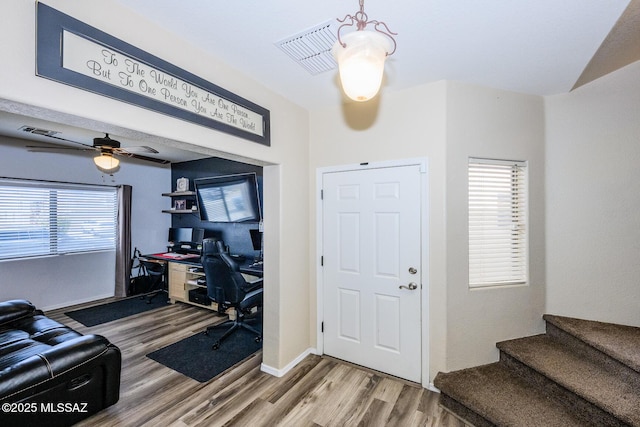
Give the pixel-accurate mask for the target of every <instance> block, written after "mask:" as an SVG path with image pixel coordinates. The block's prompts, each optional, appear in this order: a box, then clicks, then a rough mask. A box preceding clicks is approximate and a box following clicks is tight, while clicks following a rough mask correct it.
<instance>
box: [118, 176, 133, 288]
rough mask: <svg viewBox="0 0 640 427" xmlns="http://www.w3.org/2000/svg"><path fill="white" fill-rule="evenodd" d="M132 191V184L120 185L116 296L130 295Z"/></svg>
mask: <svg viewBox="0 0 640 427" xmlns="http://www.w3.org/2000/svg"><path fill="white" fill-rule="evenodd" d="M131 192H132V187H131V186H130V185H120V186H118V238H117V242H116V288H115V293H114V294H115V296H116V297H126V296H128V295H129V281H130V276H131Z"/></svg>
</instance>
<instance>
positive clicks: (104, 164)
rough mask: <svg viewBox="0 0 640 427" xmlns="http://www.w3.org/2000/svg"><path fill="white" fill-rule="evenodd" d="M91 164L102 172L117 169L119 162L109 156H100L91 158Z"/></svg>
mask: <svg viewBox="0 0 640 427" xmlns="http://www.w3.org/2000/svg"><path fill="white" fill-rule="evenodd" d="M93 163H95V164H96V166H98V168H100V169H102V170H104V171H111V170H113V169H115V168H117V167H118V165H119V164H120V160H118V159H116V158H115V157H113V156H112V155H110V154H100V155H99V156H96V157H94V158H93Z"/></svg>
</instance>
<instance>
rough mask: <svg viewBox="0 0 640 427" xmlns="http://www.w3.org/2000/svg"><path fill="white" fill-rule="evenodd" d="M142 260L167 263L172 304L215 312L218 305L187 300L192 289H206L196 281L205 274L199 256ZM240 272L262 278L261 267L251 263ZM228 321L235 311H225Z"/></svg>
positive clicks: (155, 256) (242, 267)
mask: <svg viewBox="0 0 640 427" xmlns="http://www.w3.org/2000/svg"><path fill="white" fill-rule="evenodd" d="M142 257H143V258H147V259H152V260H156V261H164V262H166V263H167V265H168V268H167V271H168V274H167V276H168V277H167V282H168V284H167V286H168V291H169V300H170V301H171V303H172V304H174V303H175V302H176V301H180V302H183V303H185V304H191V305H195V306H197V307H202V308H206V309H209V310H213V311H217V310H218V304H217V303H216V302H213V301H212V302H211V305H205V304H199V303H197V302H195V301H192V300H190V299H189V291H191V290H194V289H204V290H206V289H207V285H206V284H199V283H198V279H204V277H205V274H204V271H203V270H202V265H201V264H200V256H199V255H196V256H189V255H186V256H182V257H179V256H178V257H176V256H175V255H171V256H170V255H166V254H164V253H160V254H151V255H143V256H142ZM240 272H242V273H243V274H246V275H248V276H252V277H256V278H258V277H262V265H259V266H254V265H252V264H251V263H243V264H241V265H240ZM227 314H229V318H230V319H235V315H236V313H235V310H234V309H229V310H227Z"/></svg>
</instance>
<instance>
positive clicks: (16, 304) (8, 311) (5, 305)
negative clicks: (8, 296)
mask: <svg viewBox="0 0 640 427" xmlns="http://www.w3.org/2000/svg"><path fill="white" fill-rule="evenodd" d="M35 311H36V307H35V306H34V305H33V304H31V303H30V302H29V301H27V300H24V299H14V300H9V301H3V302H0V326H1V325H4V324H5V323H9V322H13V321H14V320H17V319H20V318H22V317H26V316H32V315H33V314H34V313H35Z"/></svg>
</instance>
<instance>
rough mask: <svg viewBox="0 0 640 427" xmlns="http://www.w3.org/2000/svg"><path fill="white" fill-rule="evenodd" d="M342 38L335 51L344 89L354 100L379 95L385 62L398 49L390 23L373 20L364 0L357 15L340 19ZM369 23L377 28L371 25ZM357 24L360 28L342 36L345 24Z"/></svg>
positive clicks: (335, 46)
mask: <svg viewBox="0 0 640 427" xmlns="http://www.w3.org/2000/svg"><path fill="white" fill-rule="evenodd" d="M338 22H340V23H342V25H340V26H339V27H338V40H337V41H336V43H335V44H334V45H333V48H332V53H333V55H334V57H335V58H336V61H337V62H338V70H339V73H340V82H341V83H342V90H344V93H345V94H346V95H347V96H348V97H349V98H351V99H353V100H354V101H359V102H363V101H368V100H369V99H371V98H373V97H374V96H376V94H377V93H378V91H379V90H380V84H381V83H382V75H383V73H384V62H385V60H386V59H387V56H390V55H393V53H394V52H395V51H396V41H395V39H394V38H393V36H395V35H397V33H394V32H392V31H391V30H389V27H387V24H385V23H384V22H381V21H376V20H369V17H368V16H367V14H366V13H365V11H364V0H360V10H359V11H358V12H356V13H355V14H354V15H347V16H345V17H344V19H338ZM367 25H369V26H370V28H371V27H373V30H369V29H367ZM353 26H355V27H356V31H354V32H351V33H348V34H346V35H344V36H341V34H340V32H341V31H342V29H343V28H344V27H353Z"/></svg>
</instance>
